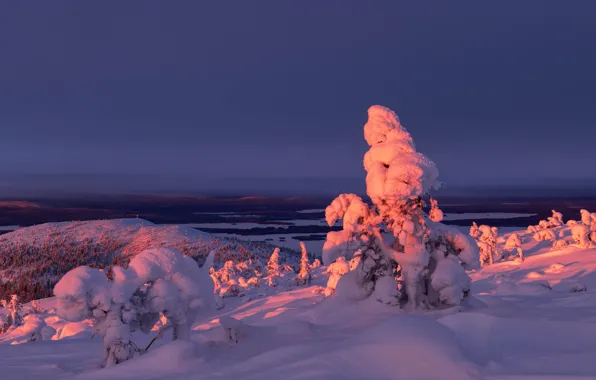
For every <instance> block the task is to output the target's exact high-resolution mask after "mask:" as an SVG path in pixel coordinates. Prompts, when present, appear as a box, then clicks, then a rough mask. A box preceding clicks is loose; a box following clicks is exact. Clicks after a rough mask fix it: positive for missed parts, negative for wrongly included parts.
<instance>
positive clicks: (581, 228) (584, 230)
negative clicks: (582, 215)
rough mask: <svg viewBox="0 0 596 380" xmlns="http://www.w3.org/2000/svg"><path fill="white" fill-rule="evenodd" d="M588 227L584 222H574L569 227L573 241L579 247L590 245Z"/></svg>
mask: <svg viewBox="0 0 596 380" xmlns="http://www.w3.org/2000/svg"><path fill="white" fill-rule="evenodd" d="M589 234H590V229H589V228H588V226H587V225H585V224H583V223H582V224H579V223H578V224H576V225H575V226H573V227H572V228H571V236H572V237H573V241H574V242H575V244H577V245H578V246H579V247H581V248H589V247H590V235H589Z"/></svg>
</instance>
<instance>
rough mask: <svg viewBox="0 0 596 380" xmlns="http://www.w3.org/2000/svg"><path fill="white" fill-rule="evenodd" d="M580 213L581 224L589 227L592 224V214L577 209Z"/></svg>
mask: <svg viewBox="0 0 596 380" xmlns="http://www.w3.org/2000/svg"><path fill="white" fill-rule="evenodd" d="M579 213H580V215H581V220H582V224H583V225H585V226H588V227H590V226H591V225H592V214H590V212H589V211H588V210H584V209H582V210H579Z"/></svg>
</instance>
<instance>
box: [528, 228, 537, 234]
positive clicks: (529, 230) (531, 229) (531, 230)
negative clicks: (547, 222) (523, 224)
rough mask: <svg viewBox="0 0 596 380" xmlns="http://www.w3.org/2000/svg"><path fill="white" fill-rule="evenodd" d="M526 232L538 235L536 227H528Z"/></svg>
mask: <svg viewBox="0 0 596 380" xmlns="http://www.w3.org/2000/svg"><path fill="white" fill-rule="evenodd" d="M526 231H528V233H530V234H533V233H536V226H528V228H527V230H526Z"/></svg>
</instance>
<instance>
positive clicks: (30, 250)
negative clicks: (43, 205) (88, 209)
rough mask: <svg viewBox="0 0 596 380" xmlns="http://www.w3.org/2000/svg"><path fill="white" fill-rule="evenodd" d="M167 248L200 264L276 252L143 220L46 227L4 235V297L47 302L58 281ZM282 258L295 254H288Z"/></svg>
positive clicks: (0, 261) (0, 284) (0, 283)
mask: <svg viewBox="0 0 596 380" xmlns="http://www.w3.org/2000/svg"><path fill="white" fill-rule="evenodd" d="M163 246H167V247H176V248H178V249H180V250H181V251H182V252H183V253H184V254H186V255H187V256H191V257H193V258H195V259H196V260H197V261H198V262H202V260H203V258H204V257H206V256H207V254H208V253H209V252H210V251H211V250H213V249H215V250H217V259H218V262H224V261H226V260H230V259H239V260H245V259H246V258H248V257H252V258H254V257H260V258H262V259H263V260H266V258H267V257H268V256H269V255H270V254H271V252H272V251H273V249H274V248H275V247H274V246H272V245H269V244H267V243H263V242H251V241H245V240H239V239H235V238H222V237H216V236H214V235H211V234H208V233H205V232H202V231H199V230H197V229H194V228H192V227H189V226H180V225H167V226H164V225H156V224H153V223H151V222H149V221H146V220H143V219H112V220H97V221H84V222H61V223H45V224H41V225H37V226H32V227H27V228H21V229H18V230H16V231H13V232H10V233H7V234H4V235H0V297H2V296H3V293H7V294H12V293H17V294H19V296H20V297H21V298H22V299H24V300H29V299H31V298H33V297H35V298H39V297H40V296H41V297H47V296H49V295H51V287H52V286H53V284H54V283H55V281H56V278H59V277H61V276H62V275H64V274H65V273H66V272H68V271H69V270H71V269H73V268H75V267H77V266H80V265H92V266H96V267H99V268H104V267H109V266H111V265H125V264H126V263H128V260H129V259H130V258H131V257H132V256H134V255H136V254H137V253H139V252H141V251H143V250H145V249H148V248H156V247H163ZM282 252H285V253H289V254H292V253H295V252H293V251H292V250H290V249H288V248H285V249H284V251H282ZM9 282H10V283H9ZM34 285H36V286H37V285H38V286H37V287H34Z"/></svg>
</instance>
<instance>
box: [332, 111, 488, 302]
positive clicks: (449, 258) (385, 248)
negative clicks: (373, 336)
mask: <svg viewBox="0 0 596 380" xmlns="http://www.w3.org/2000/svg"><path fill="white" fill-rule="evenodd" d="M368 115H369V119H368V122H367V123H366V125H365V126H364V137H365V139H366V141H367V143H368V145H369V146H370V148H369V150H368V152H367V153H366V154H365V156H364V168H365V170H366V172H367V176H366V188H367V195H368V196H369V197H370V199H371V200H372V202H373V205H372V206H369V205H367V204H366V203H364V202H363V200H362V199H361V198H360V197H358V196H357V195H355V194H341V195H340V196H338V197H337V198H336V199H335V200H334V201H333V202H332V203H331V204H330V205H329V206H328V207H327V209H326V210H325V217H326V220H327V223H328V224H329V225H330V226H331V225H334V224H335V222H336V221H337V220H338V219H342V220H343V230H342V231H338V232H330V233H329V234H328V235H327V241H326V242H325V245H324V247H323V262H324V263H325V264H326V265H329V264H330V263H332V262H333V261H335V260H336V259H338V258H339V257H346V258H352V260H353V263H354V264H353V265H352V267H353V269H352V270H351V271H350V272H349V273H347V274H345V275H343V276H342V277H341V278H340V279H339V280H338V283H337V286H336V289H335V293H336V294H338V295H339V294H345V295H347V296H349V297H350V298H352V299H359V298H364V297H368V296H370V295H372V294H373V293H374V297H375V298H376V299H379V300H380V299H383V302H386V303H393V302H391V299H394V300H396V301H400V303H401V304H404V303H408V304H409V305H411V307H419V306H438V305H440V304H448V305H454V304H459V303H460V302H461V300H462V299H463V298H464V295H465V294H467V292H468V290H469V278H467V275H466V273H465V270H464V266H465V267H468V268H471V267H477V266H478V262H479V258H478V247H477V246H476V245H475V244H473V243H472V244H471V243H470V241H469V237H468V236H466V235H463V234H461V233H459V232H457V231H453V230H449V229H447V228H445V227H443V226H442V225H441V224H440V223H437V222H438V221H440V220H441V219H442V212H441V211H440V209H439V208H438V204H437V202H436V200H434V199H432V198H430V206H431V207H430V212H431V214H432V215H431V216H429V215H427V214H426V212H425V210H424V208H425V201H424V199H425V198H426V197H427V196H428V193H429V192H430V191H431V190H432V189H433V188H438V187H439V185H440V183H439V182H438V175H439V172H438V170H437V168H436V166H435V164H434V162H432V161H431V160H430V159H429V158H427V157H426V156H424V155H423V154H421V153H419V152H417V151H416V148H415V146H414V142H413V140H412V137H411V136H410V134H409V133H408V131H407V130H406V129H405V128H404V127H403V126H402V125H401V123H400V121H399V119H398V117H397V115H396V114H395V113H394V112H393V111H391V110H389V109H387V108H385V107H382V106H372V107H371V108H370V109H369V110H368ZM380 226H383V227H384V228H385V229H386V230H387V232H388V234H383V233H381V231H380ZM396 279H397V280H398V282H397V281H396ZM342 288H344V289H343V290H342ZM397 289H399V292H398V291H397ZM380 292H385V293H386V294H379V293H380ZM396 303H397V302H396Z"/></svg>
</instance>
